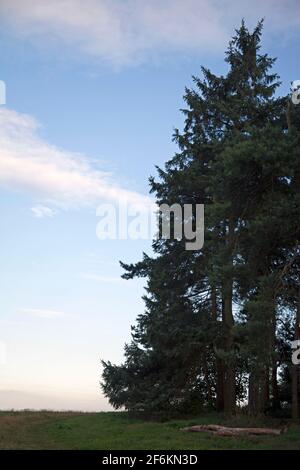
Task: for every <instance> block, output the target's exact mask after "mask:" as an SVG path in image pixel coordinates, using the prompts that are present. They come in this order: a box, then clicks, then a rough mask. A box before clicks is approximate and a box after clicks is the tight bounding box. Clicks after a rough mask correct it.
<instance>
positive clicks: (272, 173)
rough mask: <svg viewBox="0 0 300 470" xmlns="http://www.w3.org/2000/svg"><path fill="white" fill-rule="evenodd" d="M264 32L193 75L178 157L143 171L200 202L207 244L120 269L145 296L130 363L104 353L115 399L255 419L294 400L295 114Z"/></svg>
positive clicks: (299, 213)
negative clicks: (138, 281)
mask: <svg viewBox="0 0 300 470" xmlns="http://www.w3.org/2000/svg"><path fill="white" fill-rule="evenodd" d="M262 27H263V23H262V22H260V23H259V24H258V26H257V27H256V28H255V30H254V32H253V33H250V32H249V31H248V30H247V28H246V26H245V24H244V23H242V25H241V27H240V29H239V30H238V31H236V35H235V36H234V37H233V39H232V41H231V42H230V44H229V47H228V50H227V52H226V57H225V60H226V62H227V63H228V66H229V70H228V73H227V75H226V76H220V77H219V76H216V75H214V74H213V73H212V72H211V71H210V70H208V69H205V68H202V75H203V78H202V79H199V78H196V77H194V83H195V89H193V90H189V89H187V90H186V93H185V97H184V98H185V102H186V109H185V110H183V113H184V115H185V117H186V120H185V126H184V130H183V132H182V133H180V132H179V131H178V130H176V131H175V134H174V139H175V141H176V142H177V144H178V148H179V152H178V153H177V154H176V155H175V156H174V157H173V158H172V159H171V160H170V161H168V162H167V163H166V165H165V168H164V169H159V168H158V169H157V170H158V179H155V178H153V177H151V178H150V187H151V192H152V193H154V194H155V197H156V200H157V203H158V204H163V203H167V204H169V205H172V204H173V203H179V204H181V205H183V204H187V203H192V204H205V245H204V247H203V249H202V250H201V251H187V250H186V249H185V240H181V241H179V240H163V239H159V240H155V241H154V242H153V250H154V253H155V256H154V257H149V256H147V255H144V257H143V260H142V261H141V262H139V263H137V264H132V265H124V264H122V266H123V268H124V269H125V274H124V276H123V277H124V278H125V279H130V278H133V277H145V278H147V289H146V290H147V294H146V296H145V298H144V300H145V305H146V310H145V312H144V313H143V314H142V315H140V316H139V317H138V318H137V323H136V326H134V327H133V329H132V342H131V344H129V345H127V346H126V347H125V362H124V364H123V365H121V366H115V365H112V364H110V363H109V362H108V363H105V362H103V366H104V372H103V383H102V388H103V390H104V393H105V395H106V396H107V397H108V398H109V400H110V403H111V404H112V405H113V406H114V407H116V408H120V407H125V408H126V409H129V410H136V411H146V410H147V411H149V410H153V411H165V410H170V409H174V410H182V411H189V410H190V409H195V407H196V408H197V407H198V408H201V407H202V408H203V407H215V408H217V409H218V410H225V411H229V412H232V411H234V409H235V404H236V403H240V404H245V400H246V399H247V397H248V405H249V410H250V412H251V413H252V414H257V413H260V412H263V411H266V410H267V409H276V408H278V407H280V406H281V405H282V404H283V403H284V401H286V400H287V401H291V397H290V398H283V395H284V396H285V397H287V393H286V392H284V390H285V389H286V388H287V384H288V381H291V377H290V375H289V374H290V372H289V371H290V366H291V364H290V360H291V356H290V349H289V346H288V341H290V335H287V333H286V330H285V329H284V328H283V327H282V319H283V318H284V319H285V320H284V321H285V322H290V326H291V325H292V326H291V331H294V324H293V323H294V321H295V320H294V319H295V314H296V311H297V305H298V304H297V298H298V297H297V295H298V286H299V283H300V276H299V273H300V267H299V256H298V255H299V236H300V228H299V220H300V163H299V162H300V155H299V153H300V145H299V144H300V119H299V112H298V110H295V109H294V108H293V109H291V108H290V107H288V106H287V103H288V100H289V98H288V97H285V98H281V97H278V96H276V90H277V88H278V86H279V84H280V83H279V77H278V76H277V74H275V73H272V67H273V65H274V63H275V60H274V59H272V58H270V57H268V56H267V55H266V54H262V53H261V52H260V40H261V33H262ZM287 113H288V114H287ZM284 393H285V394H284Z"/></svg>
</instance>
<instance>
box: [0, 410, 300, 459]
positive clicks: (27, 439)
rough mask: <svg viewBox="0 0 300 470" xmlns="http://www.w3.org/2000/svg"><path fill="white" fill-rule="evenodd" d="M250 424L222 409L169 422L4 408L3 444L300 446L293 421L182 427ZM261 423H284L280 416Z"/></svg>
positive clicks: (1, 423)
mask: <svg viewBox="0 0 300 470" xmlns="http://www.w3.org/2000/svg"><path fill="white" fill-rule="evenodd" d="M210 423H217V424H225V425H229V426H243V425H244V426H249V425H252V424H253V423H252V422H251V421H249V419H248V418H246V417H242V416H241V417H235V418H227V419H226V418H224V417H223V418H221V419H220V416H217V415H213V414H210V415H207V416H201V417H199V418H194V419H185V420H170V421H167V422H164V423H159V422H153V421H141V420H138V419H134V418H131V417H129V416H128V415H127V414H126V413H73V412H66V413H65V412H50V411H49V412H48V411H41V412H31V411H22V412H0V448H1V449H104V450H108V449H110V450H117V449H126V450H127V449H128V450H129V449H144V450H162V449H168V450H169V449H170V450H176V449H183V450H196V449H198V450H201V449H300V425H295V424H291V425H290V426H289V428H288V431H287V432H286V433H285V434H282V435H280V436H275V437H269V436H268V437H242V438H231V437H215V436H212V435H210V434H208V433H186V432H183V431H181V430H180V428H182V427H184V426H188V425H193V424H210ZM258 424H262V425H265V424H268V425H269V426H270V425H272V426H279V425H280V422H279V421H278V422H276V421H269V422H268V421H267V422H266V421H264V422H262V423H257V425H258Z"/></svg>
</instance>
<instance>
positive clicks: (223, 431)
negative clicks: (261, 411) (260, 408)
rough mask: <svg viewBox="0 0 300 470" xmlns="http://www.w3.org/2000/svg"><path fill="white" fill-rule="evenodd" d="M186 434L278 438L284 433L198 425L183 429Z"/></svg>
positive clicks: (264, 429)
mask: <svg viewBox="0 0 300 470" xmlns="http://www.w3.org/2000/svg"><path fill="white" fill-rule="evenodd" d="M182 431H186V432H210V433H212V434H214V435H216V436H224V437H225V436H229V437H234V436H279V435H280V434H282V433H283V432H285V431H286V429H285V428H283V429H272V428H230V427H227V426H219V425H218V424H199V425H197V426H189V427H187V428H183V429H182Z"/></svg>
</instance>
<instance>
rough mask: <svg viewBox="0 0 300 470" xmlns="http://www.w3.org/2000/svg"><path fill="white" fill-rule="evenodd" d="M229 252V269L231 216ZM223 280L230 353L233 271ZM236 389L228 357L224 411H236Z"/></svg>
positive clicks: (231, 237) (231, 239)
mask: <svg viewBox="0 0 300 470" xmlns="http://www.w3.org/2000/svg"><path fill="white" fill-rule="evenodd" d="M227 245H228V253H229V266H228V267H229V271H231V268H232V256H233V245H234V221H233V218H232V217H230V218H229V224H228V237H227ZM225 277H226V278H225V279H224V280H223V298H224V310H223V325H224V334H225V352H226V353H227V354H228V355H230V354H231V353H232V352H233V326H234V318H233V313H232V294H233V279H232V273H231V272H228V273H226V275H225ZM235 402H236V390H235V368H234V363H233V360H232V359H231V358H230V357H228V358H227V359H226V361H225V368H224V411H225V412H228V413H235Z"/></svg>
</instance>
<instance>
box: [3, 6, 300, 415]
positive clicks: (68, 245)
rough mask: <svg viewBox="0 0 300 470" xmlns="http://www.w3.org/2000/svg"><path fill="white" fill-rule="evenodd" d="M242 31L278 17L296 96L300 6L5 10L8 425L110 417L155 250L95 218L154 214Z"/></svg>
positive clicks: (274, 48) (285, 78)
mask: <svg viewBox="0 0 300 470" xmlns="http://www.w3.org/2000/svg"><path fill="white" fill-rule="evenodd" d="M242 17H244V18H245V20H246V23H247V25H248V26H249V28H253V27H254V25H255V24H256V22H257V21H258V20H259V19H261V18H262V17H265V32H264V36H263V49H264V51H267V52H268V53H269V54H270V55H272V56H275V57H278V61H277V64H276V66H275V70H276V71H277V72H278V73H279V74H280V76H281V79H282V86H281V90H280V92H281V93H282V94H286V93H287V92H288V90H289V86H290V82H291V81H292V80H296V79H300V66H299V59H298V46H299V39H300V3H299V1H298V0H288V1H285V2H281V1H279V0H278V1H277V0H265V1H264V2H262V1H258V0H253V1H252V2H248V1H238V0H224V1H220V0H210V1H209V0H185V1H183V0H164V1H161V0H85V1H84V2H83V1H81V0H22V2H20V1H19V0H0V26H1V27H0V57H1V65H0V80H3V81H5V83H6V87H7V102H6V105H5V106H3V105H2V106H0V192H1V197H0V210H1V245H0V253H1V264H0V280H1V282H0V298H1V311H0V377H1V379H0V409H4V408H16V409H17V408H36V409H39V408H53V409H74V410H78V409H79V410H106V409H109V405H108V403H107V401H106V400H105V398H104V397H103V396H102V395H101V391H100V387H99V381H100V373H101V370H100V358H103V359H105V360H111V361H112V362H117V363H119V362H121V361H122V355H123V346H124V343H125V342H126V341H128V340H129V338H130V325H131V324H132V323H133V322H134V320H135V318H136V316H137V315H138V314H139V313H141V312H142V311H143V308H144V307H143V302H142V300H141V296H142V295H143V282H142V281H138V280H137V281H123V280H122V279H120V275H121V269H120V267H119V260H122V261H125V262H134V261H138V260H139V259H140V258H141V255H142V252H143V251H147V252H149V251H150V241H149V240H99V239H98V238H97V237H96V225H97V222H98V220H97V217H96V207H97V205H98V204H100V203H102V202H106V201H108V202H112V203H114V204H118V202H119V201H120V200H124V199H127V200H129V201H135V202H140V203H145V202H147V201H148V196H149V195H148V177H149V175H151V174H155V168H154V167H155V165H160V166H162V165H163V164H164V162H165V161H167V160H168V159H170V158H171V157H172V155H173V153H174V151H175V146H174V144H173V143H172V139H171V138H172V132H173V128H174V127H179V128H180V127H181V126H182V122H183V118H182V115H181V113H180V111H179V109H180V108H182V107H184V103H183V100H182V95H183V93H184V88H185V86H191V85H192V80H191V76H192V75H199V74H200V66H201V65H204V66H207V67H209V68H211V69H212V71H214V72H216V73H224V72H225V70H226V64H224V50H225V49H226V47H227V43H228V40H229V38H230V36H231V35H232V33H233V30H234V28H235V27H238V26H239V24H240V21H241V19H242ZM4 352H5V357H4Z"/></svg>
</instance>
